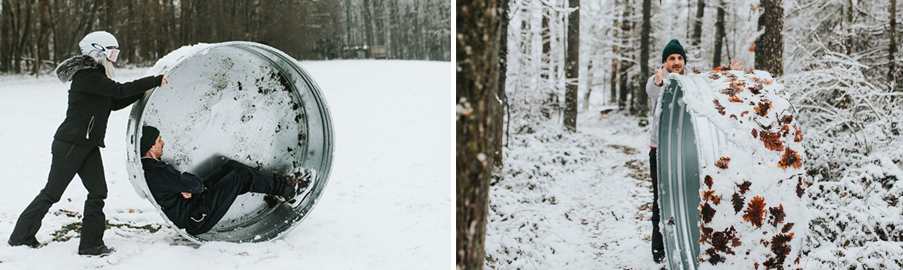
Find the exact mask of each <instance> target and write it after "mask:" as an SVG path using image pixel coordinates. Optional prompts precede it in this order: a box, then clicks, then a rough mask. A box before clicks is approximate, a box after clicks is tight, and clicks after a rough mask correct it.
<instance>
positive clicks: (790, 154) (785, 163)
mask: <svg viewBox="0 0 903 270" xmlns="http://www.w3.org/2000/svg"><path fill="white" fill-rule="evenodd" d="M800 161H801V160H800V155H799V154H797V152H796V151H793V150H791V149H790V147H787V148H786V149H785V150H784V155H783V156H781V161H778V167H780V168H781V169H785V170H786V169H787V167H793V168H794V169H799V168H800V167H802V166H803V163H802V162H800Z"/></svg>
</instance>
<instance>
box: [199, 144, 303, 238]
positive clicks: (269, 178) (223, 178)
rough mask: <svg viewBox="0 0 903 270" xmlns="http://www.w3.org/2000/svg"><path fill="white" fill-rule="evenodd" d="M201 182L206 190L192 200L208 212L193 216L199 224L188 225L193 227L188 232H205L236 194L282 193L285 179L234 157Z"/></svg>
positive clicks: (223, 213) (219, 216)
mask: <svg viewBox="0 0 903 270" xmlns="http://www.w3.org/2000/svg"><path fill="white" fill-rule="evenodd" d="M203 182H204V186H206V187H207V190H206V191H204V192H203V193H201V194H200V196H198V197H197V198H194V197H192V198H191V200H194V201H193V202H192V203H203V204H204V206H206V209H208V210H209V213H208V215H207V216H205V217H192V220H193V221H194V222H196V223H198V224H196V226H191V227H194V229H191V228H186V231H187V232H188V233H190V234H200V233H204V232H207V231H208V230H210V229H211V228H213V226H214V225H216V223H217V222H219V221H220V219H222V218H223V216H224V215H226V212H228V211H229V208H230V207H231V206H232V202H234V201H235V198H236V197H238V195H241V194H245V193H248V192H254V193H265V194H270V195H280V196H281V195H283V192H284V191H285V188H286V183H285V182H282V181H278V179H275V178H274V177H273V175H271V174H267V173H263V172H261V171H259V170H257V169H255V168H252V167H249V166H247V165H244V164H241V163H239V162H237V161H233V160H229V161H227V162H226V163H225V164H224V165H223V166H221V167H220V168H219V169H217V170H216V171H214V172H213V173H211V174H210V175H208V176H207V177H205V178H204V180H203ZM198 220H200V221H198Z"/></svg>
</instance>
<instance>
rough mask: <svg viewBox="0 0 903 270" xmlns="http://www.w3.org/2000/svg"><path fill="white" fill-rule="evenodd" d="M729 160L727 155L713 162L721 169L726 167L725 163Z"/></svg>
mask: <svg viewBox="0 0 903 270" xmlns="http://www.w3.org/2000/svg"><path fill="white" fill-rule="evenodd" d="M730 162H731V158H729V157H721V159H719V160H718V161H717V162H715V166H717V167H718V168H722V169H727V164H728V163H730Z"/></svg>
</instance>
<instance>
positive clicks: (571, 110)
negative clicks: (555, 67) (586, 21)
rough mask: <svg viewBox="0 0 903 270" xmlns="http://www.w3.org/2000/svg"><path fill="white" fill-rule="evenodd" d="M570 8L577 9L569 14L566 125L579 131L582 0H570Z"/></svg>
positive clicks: (565, 70)
mask: <svg viewBox="0 0 903 270" xmlns="http://www.w3.org/2000/svg"><path fill="white" fill-rule="evenodd" d="M568 8H577V10H575V11H573V12H571V13H570V14H568V27H567V29H568V30H567V31H568V32H567V35H568V36H567V43H568V44H567V56H566V58H567V59H565V64H564V73H565V77H566V78H567V79H566V80H565V81H567V86H566V90H565V94H564V127H565V128H566V129H567V130H568V131H570V132H577V87H578V86H579V84H578V83H577V80H579V78H580V76H579V71H580V0H568Z"/></svg>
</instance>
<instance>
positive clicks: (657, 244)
mask: <svg viewBox="0 0 903 270" xmlns="http://www.w3.org/2000/svg"><path fill="white" fill-rule="evenodd" d="M655 150H656V149H655V148H652V149H651V150H649V164H651V167H652V170H651V171H649V174H651V175H652V256H653V258H655V257H656V253H659V256H662V257H664V255H665V254H664V252H665V244H664V243H663V242H662V233H661V230H659V227H658V224H659V220H661V217H660V215H661V214H659V209H658V166H656V165H658V164H657V162H658V158H657V157H658V156H657V155H656V153H655Z"/></svg>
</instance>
